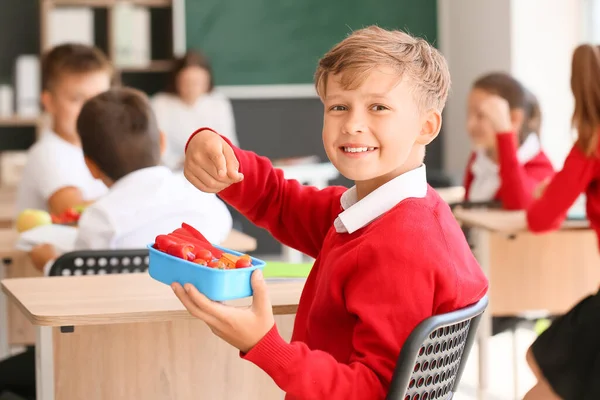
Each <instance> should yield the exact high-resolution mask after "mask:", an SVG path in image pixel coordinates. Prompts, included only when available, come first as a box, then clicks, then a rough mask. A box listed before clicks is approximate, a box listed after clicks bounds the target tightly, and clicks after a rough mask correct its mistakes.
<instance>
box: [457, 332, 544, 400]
mask: <svg viewBox="0 0 600 400" xmlns="http://www.w3.org/2000/svg"><path fill="white" fill-rule="evenodd" d="M535 338H536V335H535V333H534V332H533V331H531V330H528V329H518V330H517V334H516V340H517V354H518V358H517V361H518V363H517V373H518V391H517V394H518V397H517V398H516V399H515V396H514V386H513V361H512V352H513V346H512V340H513V339H512V334H511V333H510V332H504V333H500V334H498V335H496V336H494V337H493V338H492V339H491V343H490V347H489V352H490V360H491V365H492V367H491V368H492V370H491V373H490V391H489V394H490V395H489V396H488V399H487V400H517V399H518V400H520V399H522V398H523V396H524V395H525V393H527V391H528V390H529V389H530V388H531V387H532V386H533V385H534V384H535V378H534V376H533V374H532V373H531V372H530V371H529V367H528V366H527V363H526V362H525V353H526V351H527V348H528V347H529V346H530V345H531V343H533V341H534V340H535ZM477 355H478V354H477V345H475V346H474V348H473V350H472V352H471V355H470V357H469V360H468V362H467V366H466V368H465V372H464V375H463V377H462V380H461V384H460V387H459V391H458V393H457V394H456V396H454V399H453V400H477V380H478V374H477V360H478V357H477Z"/></svg>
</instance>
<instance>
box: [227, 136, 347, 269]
mask: <svg viewBox="0 0 600 400" xmlns="http://www.w3.org/2000/svg"><path fill="white" fill-rule="evenodd" d="M224 139H225V140H226V141H227V142H228V143H229V144H230V145H231V142H230V141H229V140H227V139H226V138H224ZM231 147H232V148H233V151H234V152H235V155H236V157H237V159H238V161H239V163H240V169H239V171H240V172H241V173H242V174H244V180H243V181H242V182H240V183H237V184H234V185H231V186H229V187H228V188H227V189H225V190H222V191H221V192H219V194H218V195H219V197H221V198H222V199H223V200H224V201H225V202H227V203H228V204H230V205H231V206H233V207H234V208H235V209H236V210H238V211H239V212H240V213H242V214H243V215H244V216H245V217H246V218H248V219H249V220H250V221H252V223H254V224H255V225H257V226H259V227H261V228H264V229H266V230H268V231H269V232H270V233H271V235H273V237H275V239H277V240H278V241H280V242H281V243H283V244H285V245H287V246H290V247H292V248H294V249H296V250H299V251H301V252H303V253H305V254H308V255H309V256H311V257H313V258H316V257H317V255H318V254H319V251H320V250H321V247H322V244H323V240H324V239H325V236H326V235H327V232H328V231H329V228H330V227H331V226H332V225H333V221H334V220H335V218H336V217H337V216H338V214H339V213H340V211H341V204H340V197H341V195H342V193H343V192H344V191H346V188H344V187H341V186H330V187H328V188H325V189H322V190H318V189H316V188H315V187H312V186H304V185H301V184H300V183H299V182H298V181H296V180H286V179H284V177H283V171H282V170H281V169H278V168H273V165H272V164H271V162H270V161H269V159H268V158H266V157H260V156H258V155H256V154H255V153H253V152H250V151H244V150H241V149H239V148H237V147H235V146H233V145H231ZM307 216H310V217H309V218H307Z"/></svg>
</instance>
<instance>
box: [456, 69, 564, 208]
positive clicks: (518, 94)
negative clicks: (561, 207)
mask: <svg viewBox="0 0 600 400" xmlns="http://www.w3.org/2000/svg"><path fill="white" fill-rule="evenodd" d="M540 122H541V112H540V108H539V105H538V102H537V99H536V98H535V96H533V94H531V93H530V92H529V91H528V90H527V89H526V88H525V87H524V86H523V85H521V83H519V81H517V80H516V79H515V78H513V77H511V76H510V75H508V74H504V73H492V74H489V75H485V76H483V77H481V78H479V79H478V80H477V81H475V83H474V84H473V89H472V90H471V93H470V95H469V104H468V119H467V129H468V131H469V136H470V137H471V141H472V143H473V147H474V151H473V152H472V154H471V157H470V158H469V163H468V164H467V170H466V173H465V182H464V187H465V200H467V201H471V202H488V201H494V200H496V201H500V202H501V203H502V207H503V208H505V209H508V210H518V209H524V208H526V207H527V206H528V205H529V204H530V203H531V200H532V193H533V191H534V189H535V187H536V186H537V185H538V184H539V183H540V182H542V181H543V180H544V179H547V178H549V177H550V176H552V174H553V172H554V171H553V168H552V164H551V163H550V160H549V159H548V157H546V155H545V154H544V152H543V151H542V149H541V145H540V140H539V128H540Z"/></svg>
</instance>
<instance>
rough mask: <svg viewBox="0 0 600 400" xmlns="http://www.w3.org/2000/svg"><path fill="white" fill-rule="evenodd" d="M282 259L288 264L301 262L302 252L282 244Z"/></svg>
mask: <svg viewBox="0 0 600 400" xmlns="http://www.w3.org/2000/svg"><path fill="white" fill-rule="evenodd" d="M282 253H283V254H282V256H283V261H284V262H287V263H290V264H300V263H302V253H301V252H299V251H298V250H296V249H292V248H291V247H288V246H286V245H282Z"/></svg>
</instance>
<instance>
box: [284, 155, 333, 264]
mask: <svg viewBox="0 0 600 400" xmlns="http://www.w3.org/2000/svg"><path fill="white" fill-rule="evenodd" d="M277 168H279V169H281V170H282V171H283V175H284V177H285V179H295V180H297V181H298V182H300V183H302V184H307V185H310V186H314V187H316V188H317V189H325V188H326V187H327V186H329V181H332V180H334V179H336V178H337V177H338V176H340V172H339V171H338V170H337V169H336V168H335V167H334V166H333V164H331V163H328V162H327V163H319V164H306V165H289V166H279V167H277ZM282 258H283V261H285V262H289V263H292V264H297V263H301V262H303V255H302V253H301V252H299V251H298V250H296V249H292V248H291V247H287V246H282Z"/></svg>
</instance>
